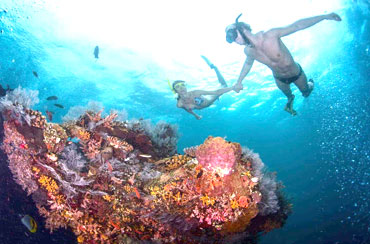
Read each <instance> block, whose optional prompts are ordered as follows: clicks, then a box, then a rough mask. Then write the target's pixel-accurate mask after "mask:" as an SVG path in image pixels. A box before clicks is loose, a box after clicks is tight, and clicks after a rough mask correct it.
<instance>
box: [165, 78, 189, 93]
mask: <svg viewBox="0 0 370 244" xmlns="http://www.w3.org/2000/svg"><path fill="white" fill-rule="evenodd" d="M167 82H168V86H169V87H170V89H171V91H172V93H173V94H176V93H177V92H176V87H178V86H185V81H182V80H177V81H174V83H173V84H172V85H171V83H170V80H167Z"/></svg>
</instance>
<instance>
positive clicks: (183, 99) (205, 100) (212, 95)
mask: <svg viewBox="0 0 370 244" xmlns="http://www.w3.org/2000/svg"><path fill="white" fill-rule="evenodd" d="M201 57H202V58H203V59H204V60H205V61H206V63H207V64H208V65H209V67H210V68H211V69H213V70H214V71H215V72H216V75H217V78H218V82H220V84H221V86H222V87H223V88H221V89H218V90H215V91H204V90H194V91H187V89H186V86H185V81H182V80H176V81H174V82H173V83H172V86H170V88H171V90H172V91H173V92H174V93H176V94H177V95H178V97H177V107H178V108H183V109H185V110H186V111H187V112H188V113H190V114H192V115H194V116H195V118H197V119H201V118H202V116H200V115H198V114H196V113H194V111H193V110H194V109H203V108H206V107H209V106H210V105H212V104H213V103H214V101H216V100H217V99H218V98H219V97H220V96H221V95H222V94H224V93H226V92H229V91H231V90H233V87H227V84H226V82H225V80H224V78H223V76H222V75H221V73H220V71H219V70H218V68H217V67H216V66H215V65H214V64H212V63H211V62H210V61H209V60H208V59H207V58H206V57H204V56H201ZM206 96H207V97H206Z"/></svg>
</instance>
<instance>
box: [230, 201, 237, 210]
mask: <svg viewBox="0 0 370 244" xmlns="http://www.w3.org/2000/svg"><path fill="white" fill-rule="evenodd" d="M230 206H231V208H232V209H235V208H238V207H239V204H238V201H236V200H235V199H233V200H231V201H230Z"/></svg>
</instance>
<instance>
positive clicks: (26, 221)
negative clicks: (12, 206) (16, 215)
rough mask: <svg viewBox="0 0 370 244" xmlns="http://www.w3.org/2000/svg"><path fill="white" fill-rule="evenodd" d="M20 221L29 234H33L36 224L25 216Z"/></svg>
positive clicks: (29, 217)
mask: <svg viewBox="0 0 370 244" xmlns="http://www.w3.org/2000/svg"><path fill="white" fill-rule="evenodd" d="M21 221H22V224H24V226H26V227H27V229H28V230H29V231H30V232H31V233H35V232H36V231H37V223H36V221H35V220H34V219H33V218H32V217H31V216H29V215H25V216H23V218H22V219H21Z"/></svg>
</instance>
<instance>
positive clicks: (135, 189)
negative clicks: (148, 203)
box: [134, 187, 141, 199]
mask: <svg viewBox="0 0 370 244" xmlns="http://www.w3.org/2000/svg"><path fill="white" fill-rule="evenodd" d="M134 192H135V195H136V197H137V198H139V199H140V198H141V196H140V193H139V191H138V190H137V188H136V187H134Z"/></svg>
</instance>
